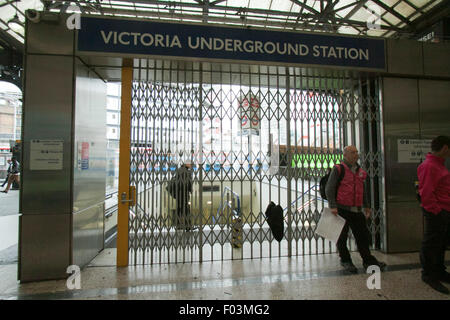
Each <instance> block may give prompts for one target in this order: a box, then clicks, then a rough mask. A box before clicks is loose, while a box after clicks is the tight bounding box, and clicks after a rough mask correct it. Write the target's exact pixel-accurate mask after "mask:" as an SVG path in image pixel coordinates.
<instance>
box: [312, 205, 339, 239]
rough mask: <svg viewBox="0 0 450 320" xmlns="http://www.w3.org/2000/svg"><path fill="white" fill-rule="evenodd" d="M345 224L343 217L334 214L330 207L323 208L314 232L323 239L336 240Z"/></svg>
mask: <svg viewBox="0 0 450 320" xmlns="http://www.w3.org/2000/svg"><path fill="white" fill-rule="evenodd" d="M344 225H345V219H344V218H342V217H341V216H339V215H338V216H335V215H334V214H333V213H332V212H331V209H330V208H323V212H322V216H321V217H320V220H319V223H318V224H317V228H316V231H315V232H316V233H317V234H318V235H319V236H322V237H324V238H325V239H328V240H331V241H333V242H335V243H336V242H337V241H338V239H339V236H340V235H341V232H342V229H343V228H344Z"/></svg>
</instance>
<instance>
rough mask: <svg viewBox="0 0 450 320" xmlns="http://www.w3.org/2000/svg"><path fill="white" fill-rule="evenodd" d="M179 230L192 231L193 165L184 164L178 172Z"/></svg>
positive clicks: (176, 176)
mask: <svg viewBox="0 0 450 320" xmlns="http://www.w3.org/2000/svg"><path fill="white" fill-rule="evenodd" d="M175 179H176V180H175V181H176V183H177V191H176V200H177V228H178V229H185V230H186V231H190V230H192V229H193V228H192V223H191V212H190V205H189V197H190V194H191V193H192V164H191V163H189V162H186V163H183V164H182V165H181V166H180V167H179V168H178V169H177V171H176V175H175Z"/></svg>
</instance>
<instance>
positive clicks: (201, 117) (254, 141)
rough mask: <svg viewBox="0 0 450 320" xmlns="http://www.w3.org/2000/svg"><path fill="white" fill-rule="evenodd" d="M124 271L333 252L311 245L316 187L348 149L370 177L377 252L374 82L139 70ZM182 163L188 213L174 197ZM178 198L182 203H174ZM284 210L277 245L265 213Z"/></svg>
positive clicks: (266, 72) (206, 69)
mask: <svg viewBox="0 0 450 320" xmlns="http://www.w3.org/2000/svg"><path fill="white" fill-rule="evenodd" d="M134 75H135V76H134V79H135V80H134V82H133V89H132V111H131V125H132V126H131V155H130V157H131V158H130V160H131V161H130V182H131V185H133V186H135V187H136V194H137V201H136V204H135V205H134V206H131V207H130V216H129V246H128V247H129V261H130V262H129V263H130V265H132V264H154V263H180V262H194V261H213V260H226V259H245V258H259V257H280V256H294V255H309V254H319V253H330V252H335V246H334V244H332V243H330V242H329V241H324V239H323V238H321V237H318V236H317V235H315V234H314V230H315V227H316V224H317V222H318V219H319V218H320V213H321V211H322V209H323V207H324V206H326V205H327V203H326V201H324V200H323V199H321V198H320V193H319V190H318V183H319V180H320V177H321V176H323V175H324V174H325V172H326V170H327V169H328V168H330V167H332V166H333V165H334V164H335V163H338V162H339V161H340V160H341V159H342V150H343V147H344V146H346V145H350V144H354V145H356V146H357V147H358V149H359V150H360V154H361V159H360V163H361V165H362V167H363V168H364V169H365V170H366V171H367V172H368V174H369V179H370V194H371V201H372V202H371V203H372V209H373V215H372V218H371V220H370V221H369V222H368V223H369V224H370V226H369V228H370V230H371V234H372V245H373V247H377V248H379V247H380V246H381V242H382V241H383V230H384V211H383V203H384V202H383V198H382V197H383V194H384V193H383V190H382V189H381V188H382V183H381V181H382V180H381V179H382V163H383V158H382V157H383V155H382V151H381V150H382V149H381V147H380V146H381V145H382V144H381V141H380V137H381V135H380V127H381V115H380V101H379V88H378V80H377V78H375V77H373V76H370V75H362V74H360V73H358V74H355V75H353V74H351V73H349V72H344V71H336V70H334V71H333V70H319V69H316V70H312V69H303V68H293V67H270V66H262V65H250V66H249V65H237V64H220V63H206V62H183V61H161V60H135V65H134ZM183 163H187V164H189V165H191V166H192V168H191V170H190V174H191V179H192V194H191V195H190V198H189V199H188V202H187V209H186V208H184V205H183V204H180V202H179V201H177V200H176V198H177V197H176V195H175V197H174V196H172V195H171V194H170V192H169V191H168V190H169V185H170V184H171V183H170V182H171V180H172V179H173V177H174V176H176V174H177V168H178V167H179V166H180V165H181V164H183ZM177 192H180V191H177ZM270 201H273V202H275V203H277V204H280V205H281V206H282V207H283V208H284V217H285V236H284V238H283V240H282V241H281V242H278V241H276V240H275V239H273V237H272V234H271V231H270V229H269V227H268V225H267V223H266V220H265V216H264V212H265V210H266V207H267V205H268V204H269V203H270Z"/></svg>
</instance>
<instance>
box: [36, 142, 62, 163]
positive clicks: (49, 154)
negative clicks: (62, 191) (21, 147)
mask: <svg viewBox="0 0 450 320" xmlns="http://www.w3.org/2000/svg"><path fill="white" fill-rule="evenodd" d="M63 146H64V141H63V140H40V139H39V140H38V139H35V140H31V141H30V170H62V169H63Z"/></svg>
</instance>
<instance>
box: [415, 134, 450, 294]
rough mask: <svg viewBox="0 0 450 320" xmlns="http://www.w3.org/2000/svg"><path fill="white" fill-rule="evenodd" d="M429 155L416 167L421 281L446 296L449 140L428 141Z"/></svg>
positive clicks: (449, 228) (449, 222) (449, 225)
mask: <svg viewBox="0 0 450 320" xmlns="http://www.w3.org/2000/svg"><path fill="white" fill-rule="evenodd" d="M431 151H432V152H431V153H428V154H427V158H426V160H425V161H424V162H422V164H420V165H419V167H418V168H417V177H418V178H419V194H420V198H421V202H422V205H421V206H422V211H423V215H424V221H425V224H424V235H423V241H422V248H421V250H420V263H421V264H422V280H423V281H424V282H425V283H427V284H428V285H429V286H431V287H432V288H433V289H435V290H437V291H439V292H442V293H445V294H448V293H449V290H448V288H447V287H445V286H444V285H442V283H441V281H442V282H445V283H450V273H448V272H446V271H445V265H444V256H445V249H446V246H447V241H448V237H449V233H450V172H449V171H448V169H447V168H446V167H445V159H447V158H450V137H447V136H439V137H436V138H434V139H433V141H432V142H431Z"/></svg>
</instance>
